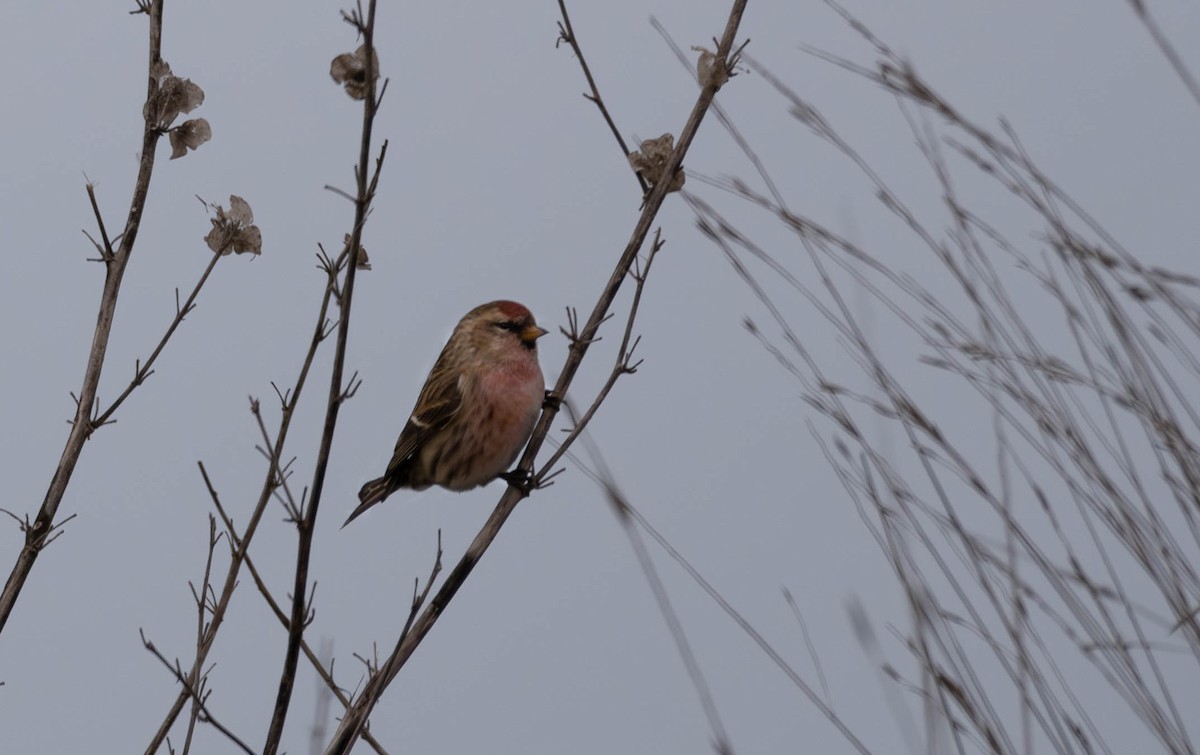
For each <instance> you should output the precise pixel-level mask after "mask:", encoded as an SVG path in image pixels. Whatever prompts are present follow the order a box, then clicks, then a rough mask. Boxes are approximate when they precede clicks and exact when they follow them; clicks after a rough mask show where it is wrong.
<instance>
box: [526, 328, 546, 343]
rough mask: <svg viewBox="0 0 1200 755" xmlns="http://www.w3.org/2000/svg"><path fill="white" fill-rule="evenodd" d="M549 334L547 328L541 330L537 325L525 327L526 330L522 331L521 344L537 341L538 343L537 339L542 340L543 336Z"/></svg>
mask: <svg viewBox="0 0 1200 755" xmlns="http://www.w3.org/2000/svg"><path fill="white" fill-rule="evenodd" d="M549 332H550V331H548V330H546V329H545V328H539V327H538V326H536V325H528V326H526V327H525V329H524V330H522V331H521V342H522V343H534V342H535V341H537V339H539V338H541V337H542V336H544V335H546V334H547V333H549Z"/></svg>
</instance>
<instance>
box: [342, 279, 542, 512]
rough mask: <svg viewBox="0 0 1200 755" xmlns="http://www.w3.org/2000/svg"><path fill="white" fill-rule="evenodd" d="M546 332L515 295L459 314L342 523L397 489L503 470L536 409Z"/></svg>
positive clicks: (474, 480)
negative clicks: (540, 344)
mask: <svg viewBox="0 0 1200 755" xmlns="http://www.w3.org/2000/svg"><path fill="white" fill-rule="evenodd" d="M546 332H547V331H546V329H545V328H540V327H538V324H537V322H535V321H534V319H533V314H532V313H530V311H529V310H528V309H527V308H526V307H525V306H523V305H521V304H518V303H517V302H515V301H506V300H500V301H493V302H488V303H487V304H482V305H480V306H478V307H476V308H475V309H472V310H471V311H470V312H468V313H467V314H466V316H465V317H463V318H462V319H461V320H459V322H458V325H457V326H456V327H455V328H454V332H453V333H452V334H450V340H448V341H447V342H446V346H445V347H444V348H443V349H442V353H441V355H440V356H439V357H438V359H437V362H435V363H434V365H433V369H432V370H430V371H429V377H427V378H426V379H425V386H424V387H423V388H422V389H421V395H420V396H419V397H418V398H417V405H416V406H415V407H414V408H413V411H412V415H411V416H410V417H409V418H408V422H407V423H406V424H405V425H404V430H403V431H401V433H400V439H399V440H397V441H396V451H395V453H394V454H393V455H392V460H391V462H389V463H388V466H387V471H386V472H384V473H383V476H382V477H379V478H377V479H374V480H371V481H370V482H368V483H367V484H366V485H363V486H362V489H361V490H359V491H358V499H359V501H361V503H359V505H358V508H356V509H354V513H352V514H350V518H349V519H347V520H346V524H349V523H350V522H351V521H352V520H353V519H354V518H355V517H357V516H358V515H359V514H361V513H363V512H364V511H366V510H367V509H369V508H371V507H372V506H374V505H375V504H377V503H379V502H380V501H382V500H383V499H384V498H387V497H388V496H389V495H391V494H392V493H394V492H395V491H397V490H399V489H401V488H411V489H413V490H424V489H425V488H428V487H429V486H430V485H441V486H442V487H443V488H446V489H447V490H455V491H462V490H470V489H471V488H475V487H478V486H480V485H486V484H487V483H489V482H491V481H492V480H494V479H496V478H497V477H498V476H500V474H501V473H503V472H504V471H505V470H506V469H508V466H509V465H510V464H512V463H513V461H514V460H515V459H516V458H517V454H518V453H520V452H521V448H522V447H524V445H525V442H526V441H527V440H529V435H530V434H531V433H532V432H533V426H534V423H535V422H537V418H538V414H539V412H540V411H541V408H542V402H543V399H544V396H545V391H546V383H545V379H544V378H543V377H542V368H541V367H540V366H539V365H538V358H537V341H538V339H539V338H541V337H542V336H544V335H546ZM346 524H343V525H342V526H343V527H345V526H346Z"/></svg>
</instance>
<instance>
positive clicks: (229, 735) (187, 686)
mask: <svg viewBox="0 0 1200 755" xmlns="http://www.w3.org/2000/svg"><path fill="white" fill-rule="evenodd" d="M138 633H139V634H140V635H141V637H142V645H143V646H144V647H145V648H146V649H147V650H149V651H150V653H151V654H152V655H153V656H154V657H155V658H157V659H158V660H159V661H161V662H162V665H164V666H166V667H167V670H168V671H170V672H171V673H172V674H174V676H175V680H176V681H178V682H179V684H180V685H181V686H182V687H183V690H184V694H186V695H187V696H188V697H189V698H191V699H192V700H194V701H195V704H196V706H197V707H198V708H199V710H200V712H201V713H202V714H203V717H202V718H201V719H200V720H201V721H202V722H203V723H206V724H211V725H212V727H213V728H214V729H216V730H217V731H219V732H221V733H222V734H224V735H225V738H226V739H228V740H229V741H230V742H233V743H234V744H235V745H237V746H238V748H239V749H240V750H241V751H242V752H244V753H247V755H257V754H256V753H255V752H254V750H252V749H250V746H249V745H247V744H246V743H245V742H243V741H242V740H241V739H239V738H238V736H237V735H236V734H234V733H233V732H232V731H230V730H229V729H228V728H226V727H225V726H224V725H223V724H221V722H220V721H218V720H217V719H216V718H214V717H213V714H212V711H210V710H209V709H208V706H207V705H205V702H204V698H205V697H206V695H205V694H204V693H203V692H202V691H200V690H197V689H196V688H195V687H194V686H192V685H193V682H192V680H191V678H190V677H188V676H185V675H184V674H183V672H182V671H181V670H180V669H179V662H178V661H176V662H175V664H174V665H172V664H171V662H170V661H168V660H167V659H166V658H165V657H163V654H162V653H161V652H159V650H158V648H157V647H155V646H154V643H153V642H151V641H150V640H149V639H147V638H146V633H145V632H144V631H143V630H141V629H139V630H138Z"/></svg>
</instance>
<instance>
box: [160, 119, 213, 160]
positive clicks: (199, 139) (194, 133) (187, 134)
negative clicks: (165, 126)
mask: <svg viewBox="0 0 1200 755" xmlns="http://www.w3.org/2000/svg"><path fill="white" fill-rule="evenodd" d="M170 137H171V159H172V160H174V159H175V158H177V157H183V156H184V155H186V154H187V152H188V150H189V149H193V150H194V149H196V148H197V147H199V146H200V145H201V144H204V143H205V142H206V141H208V140H209V139H211V138H212V129H211V128H209V125H208V121H207V120H205V119H203V118H193V119H190V120H186V121H184V122H183V123H181V124H179V125H178V126H176V127H175V128H173V129H171V134H170Z"/></svg>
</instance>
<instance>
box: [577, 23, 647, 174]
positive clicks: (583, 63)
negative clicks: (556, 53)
mask: <svg viewBox="0 0 1200 755" xmlns="http://www.w3.org/2000/svg"><path fill="white" fill-rule="evenodd" d="M558 9H559V11H561V12H562V22H561V23H560V24H559V25H558V42H566V43H567V44H569V45H570V46H571V49H572V50H574V51H575V57H576V58H577V59H578V60H579V67H580V68H582V69H583V75H584V78H586V79H587V83H588V86H589V87H590V88H591V90H592V93H591V94H584V95H583V96H584V97H585V98H587V99H588V100H591V101H592V102H593V103H595V105H596V107H598V108H600V114H601V115H603V116H604V122H605V123H607V124H608V128H609V130H610V131H612V135H613V136H614V137H615V138H616V140H617V144H619V145H620V146H621V152H623V153H624V154H625V159H626V160H628V159H629V146H628V145H626V144H625V139H624V138H623V137H622V136H621V130H620V129H618V128H617V124H616V122H614V121H613V118H612V115H610V114H609V112H608V107H607V106H606V105H605V104H604V98H603V97H601V96H600V89H599V87H597V86H596V80H595V79H594V78H592V69H591V68H589V67H588V64H587V59H586V58H584V57H583V50H582V49H580V47H579V38H578V37H576V36H575V29H574V28H573V27H572V26H571V17H570V16H569V15H567V4H566V2H565V1H564V0H558ZM558 42H556V43H555V45H554V46H555V47H557V46H558ZM633 177H634V178H636V179H637V182H638V186H640V187H641V188H642V196H645V195H646V194H647V193H648V192H649V191H650V185H649V184H648V183H646V179H645V178H643V177H642V174H641V173H638V172H637V171H633Z"/></svg>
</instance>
